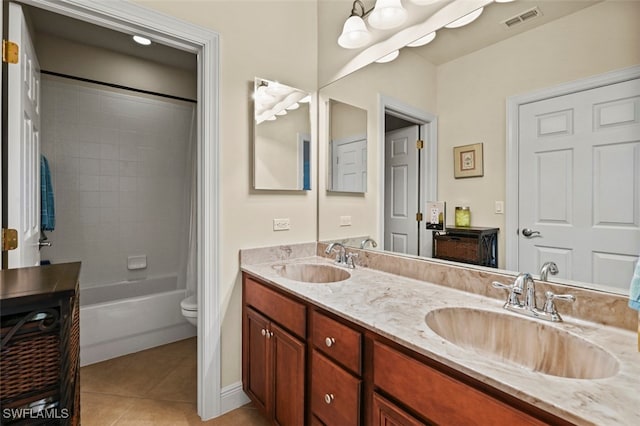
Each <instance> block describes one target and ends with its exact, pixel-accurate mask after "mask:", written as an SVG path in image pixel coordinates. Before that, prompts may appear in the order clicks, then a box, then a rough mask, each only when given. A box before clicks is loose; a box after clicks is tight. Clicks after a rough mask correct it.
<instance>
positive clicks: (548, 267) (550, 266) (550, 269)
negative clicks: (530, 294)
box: [540, 262, 558, 281]
mask: <svg viewBox="0 0 640 426" xmlns="http://www.w3.org/2000/svg"><path fill="white" fill-rule="evenodd" d="M557 273H558V265H556V264H555V262H544V263H543V264H542V268H540V281H547V275H548V274H551V275H555V274H557Z"/></svg>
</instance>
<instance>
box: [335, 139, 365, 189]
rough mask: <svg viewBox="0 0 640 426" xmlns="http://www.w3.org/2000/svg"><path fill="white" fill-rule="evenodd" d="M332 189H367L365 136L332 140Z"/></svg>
mask: <svg viewBox="0 0 640 426" xmlns="http://www.w3.org/2000/svg"><path fill="white" fill-rule="evenodd" d="M332 144H333V146H332V157H333V158H332V160H331V161H332V162H333V190H334V191H347V192H366V191H367V137H366V136H363V137H355V138H351V139H345V140H340V141H333V142H332Z"/></svg>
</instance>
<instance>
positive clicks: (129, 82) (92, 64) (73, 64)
mask: <svg viewBox="0 0 640 426" xmlns="http://www.w3.org/2000/svg"><path fill="white" fill-rule="evenodd" d="M35 47H36V53H37V55H38V61H39V62H40V68H42V69H43V70H46V71H53V72H57V73H61V74H66V75H70V76H74V77H82V78H87V79H91V80H96V81H100V82H105V83H112V84H118V85H121V86H126V87H132V88H135V89H142V90H148V91H151V92H156V93H162V94H166V95H172V96H179V97H181V98H186V99H196V98H197V74H196V72H195V71H188V70H184V69H179V68H174V67H170V66H167V65H162V64H159V63H157V62H152V61H147V60H144V59H141V58H135V57H133V56H129V55H124V54H122V53H118V52H114V51H112V50H108V49H103V48H99V47H95V46H89V45H85V44H80V43H76V42H73V41H70V40H66V39H63V38H59V37H55V36H52V35H50V34H43V33H38V34H37V36H36V42H35Z"/></svg>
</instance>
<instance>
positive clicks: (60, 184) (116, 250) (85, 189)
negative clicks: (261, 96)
mask: <svg viewBox="0 0 640 426" xmlns="http://www.w3.org/2000/svg"><path fill="white" fill-rule="evenodd" d="M193 109H194V105H193V104H190V103H186V102H177V101H170V100H165V99H161V98H157V97H155V98H152V97H149V96H141V95H139V94H135V93H132V92H125V91H119V90H118V91H115V90H113V89H108V88H104V87H103V86H98V85H88V84H86V83H78V82H74V81H73V80H68V79H59V78H52V77H47V76H43V78H42V144H41V146H42V152H43V154H44V155H45V156H46V157H47V159H48V161H49V165H50V169H51V172H52V179H53V187H54V194H55V206H56V229H55V230H54V231H52V232H49V233H47V234H48V236H49V240H50V241H51V242H52V243H53V246H52V247H51V248H44V249H43V250H42V252H41V255H42V259H49V260H51V261H52V262H54V263H58V262H65V261H78V260H80V261H82V271H81V274H80V284H81V287H84V288H86V287H91V286H95V285H99V284H106V283H114V282H120V281H125V280H135V279H141V278H144V277H157V276H163V275H176V274H177V273H178V263H179V261H180V258H181V252H182V251H183V250H184V246H181V245H180V244H179V242H180V241H181V235H183V234H184V232H185V229H186V220H187V219H186V218H187V216H186V211H187V206H188V204H187V202H188V199H187V198H185V194H186V193H187V191H185V189H186V176H187V174H188V169H187V166H188V165H187V151H188V142H189V137H190V132H191V119H192V114H193ZM136 255H146V256H147V264H148V266H147V268H146V269H141V270H135V271H129V270H128V269H127V257H128V256H136Z"/></svg>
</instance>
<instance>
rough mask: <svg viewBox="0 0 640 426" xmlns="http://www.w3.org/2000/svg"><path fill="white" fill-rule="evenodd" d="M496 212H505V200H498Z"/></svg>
mask: <svg viewBox="0 0 640 426" xmlns="http://www.w3.org/2000/svg"><path fill="white" fill-rule="evenodd" d="M495 211H496V214H504V201H496V209H495Z"/></svg>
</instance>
